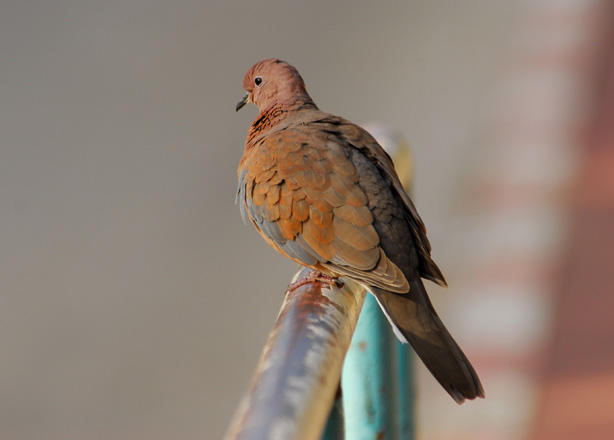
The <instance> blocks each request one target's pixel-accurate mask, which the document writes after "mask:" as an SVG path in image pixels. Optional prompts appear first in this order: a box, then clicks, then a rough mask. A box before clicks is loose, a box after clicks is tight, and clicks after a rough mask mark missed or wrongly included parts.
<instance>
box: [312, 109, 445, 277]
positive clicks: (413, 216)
mask: <svg viewBox="0 0 614 440" xmlns="http://www.w3.org/2000/svg"><path fill="white" fill-rule="evenodd" d="M313 125H315V126H318V127H319V129H320V130H326V131H327V132H329V133H331V134H334V136H335V137H336V138H337V139H338V141H339V142H340V143H342V144H345V145H350V146H351V147H353V148H355V149H357V150H358V151H360V152H361V153H362V154H363V155H364V156H365V157H366V158H367V159H369V161H370V162H371V163H373V164H375V165H376V167H377V169H378V171H379V172H380V174H381V175H382V177H383V178H385V179H386V180H387V181H388V184H389V185H390V186H391V187H392V189H393V190H394V192H395V194H396V196H397V197H398V199H400V200H401V202H402V204H403V205H404V207H405V218H406V219H407V222H408V224H409V226H410V230H411V234H412V242H413V244H414V246H415V247H416V252H417V255H418V267H417V270H418V273H419V275H420V276H421V277H422V278H426V279H429V280H431V281H433V282H435V283H437V284H439V285H441V286H447V283H446V280H445V278H444V276H443V274H442V272H441V270H440V269H439V267H438V266H437V264H436V263H435V262H434V261H433V259H432V258H431V244H430V242H429V240H428V238H427V236H426V227H425V226H424V223H423V222H422V219H421V218H420V215H419V214H418V211H417V209H416V207H415V206H414V203H413V202H412V200H411V199H410V198H409V195H408V194H407V192H406V191H405V189H404V188H403V184H402V183H401V181H400V179H399V177H398V175H397V173H396V170H395V168H394V164H393V162H392V159H391V158H390V156H389V155H388V153H386V151H384V149H383V148H382V147H381V146H380V145H379V144H378V142H377V141H376V140H375V139H374V138H373V136H371V135H370V134H369V133H368V132H367V131H366V130H365V129H363V128H362V127H359V126H358V125H356V124H353V123H351V122H349V121H347V120H345V119H343V118H340V117H338V116H334V115H328V114H327V115H324V117H322V118H319V119H317V120H315V121H314V122H313Z"/></svg>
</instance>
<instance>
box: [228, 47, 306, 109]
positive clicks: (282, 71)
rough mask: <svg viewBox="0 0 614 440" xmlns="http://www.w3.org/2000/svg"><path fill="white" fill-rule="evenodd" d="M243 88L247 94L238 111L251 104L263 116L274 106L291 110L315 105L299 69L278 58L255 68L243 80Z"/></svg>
mask: <svg viewBox="0 0 614 440" xmlns="http://www.w3.org/2000/svg"><path fill="white" fill-rule="evenodd" d="M243 88H244V89H245V91H246V92H247V93H246V94H245V95H244V96H243V97H242V98H241V100H240V101H239V102H238V103H237V105H236V107H235V109H236V110H237V111H239V110H240V109H241V108H242V107H243V106H244V105H245V104H247V103H250V102H252V103H254V104H256V105H257V106H258V109H259V110H260V112H263V111H266V110H267V109H268V108H270V107H272V106H274V105H282V106H288V107H290V106H292V105H293V104H295V103H297V102H301V103H305V102H309V103H313V101H312V99H311V97H310V96H309V94H308V93H307V90H306V89H305V82H304V81H303V78H301V75H300V74H299V73H298V71H297V70H296V68H294V67H293V66H291V65H290V64H288V63H287V62H285V61H282V60H279V59H277V58H268V59H266V60H262V61H259V62H257V63H256V64H254V65H253V66H252V67H251V68H250V69H249V70H248V71H247V73H246V74H245V77H244V78H243Z"/></svg>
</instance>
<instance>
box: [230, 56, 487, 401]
mask: <svg viewBox="0 0 614 440" xmlns="http://www.w3.org/2000/svg"><path fill="white" fill-rule="evenodd" d="M243 89H244V90H245V92H246V93H245V95H244V96H243V97H242V98H241V100H240V101H239V103H238V104H237V105H236V110H237V111H238V110H240V109H241V108H242V107H243V106H244V105H246V104H248V103H253V104H255V105H256V106H257V107H258V109H259V114H258V116H257V118H256V119H255V120H254V121H253V123H252V124H251V126H250V128H249V132H248V134H247V138H246V142H245V148H244V151H243V156H242V157H241V160H240V163H239V167H238V170H237V173H238V180H239V186H238V190H237V202H238V204H239V206H240V210H241V214H242V216H243V217H244V218H247V219H249V221H251V223H252V224H253V225H254V226H255V228H256V229H257V230H258V232H259V233H260V235H261V236H262V237H263V238H264V240H265V241H266V242H267V243H268V244H269V245H271V246H272V247H273V248H274V249H275V250H277V251H278V252H280V253H281V254H283V255H284V256H286V257H288V258H290V259H292V260H294V261H296V262H297V263H299V264H301V265H303V266H307V267H309V268H311V269H313V272H312V275H311V277H310V279H309V280H308V282H310V281H319V282H328V283H335V282H337V279H338V278H339V277H349V278H351V279H353V280H356V281H358V282H360V283H362V284H363V285H365V286H367V287H368V289H369V290H370V292H371V293H372V294H373V295H374V296H375V298H376V299H377V301H378V303H379V305H380V307H381V309H382V311H383V312H384V314H385V315H386V317H387V318H388V320H389V322H390V324H391V325H392V328H393V330H394V333H395V335H396V336H397V337H398V338H399V339H400V340H401V341H402V342H404V343H408V342H409V343H410V344H411V345H412V347H413V349H414V350H415V352H416V353H417V354H418V356H419V357H420V359H421V360H422V362H424V364H425V366H426V367H427V369H428V370H429V371H430V372H431V373H432V374H433V376H434V377H435V379H436V380H437V381H438V382H439V383H440V384H441V385H442V386H443V388H444V389H445V390H446V391H447V392H448V393H449V394H450V396H452V398H453V399H454V400H455V401H456V402H457V403H462V402H463V401H464V400H465V399H474V398H476V397H484V390H483V388H482V385H481V383H480V379H479V378H478V375H477V374H476V372H475V370H474V368H473V367H472V365H471V363H470V362H469V360H468V359H467V357H466V356H465V354H464V353H463V352H462V350H461V349H460V347H459V346H458V344H457V343H456V342H455V341H454V339H453V338H452V336H451V335H450V333H449V332H448V330H447V329H446V328H445V326H444V324H443V323H442V321H441V319H440V318H439V316H438V315H437V313H436V311H435V309H434V308H433V305H432V304H431V301H430V299H429V297H428V294H427V292H426V289H425V286H424V284H423V282H422V279H426V280H430V281H432V282H435V283H437V284H439V285H442V286H446V285H447V284H446V281H445V279H444V276H443V274H442V273H441V270H440V269H439V267H437V264H435V262H434V261H433V259H432V258H431V245H430V243H429V240H428V238H427V236H426V229H425V226H424V224H423V222H422V220H421V219H420V216H419V215H418V212H417V210H416V207H415V206H414V203H413V202H412V200H411V199H410V197H409V196H408V195H407V193H406V192H405V190H404V189H403V186H402V184H401V182H400V180H399V177H398V175H397V173H396V171H395V169H394V165H393V163H392V160H391V159H390V157H389V156H388V154H387V153H386V152H385V151H384V150H383V149H382V147H381V146H380V145H379V144H378V143H377V142H376V140H375V139H374V138H373V137H372V136H371V135H370V134H369V133H368V132H367V131H365V130H364V129H362V128H361V127H359V126H358V125H356V124H353V123H351V122H350V121H347V120H345V119H343V118H341V117H339V116H334V115H332V114H329V113H325V112H323V111H320V110H319V109H318V107H317V106H316V104H315V103H314V101H313V99H312V98H311V97H310V95H309V94H308V93H307V89H306V87H305V82H304V81H303V78H302V77H301V75H300V74H299V72H298V71H297V69H296V68H295V67H293V66H291V65H290V64H288V63H287V62H285V61H282V60H279V59H275V58H270V59H265V60H262V61H260V62H258V63H256V64H254V65H253V66H252V67H251V68H250V69H249V70H248V71H247V73H246V74H245V76H244V79H243ZM293 287H296V286H291V287H290V289H292V288H293Z"/></svg>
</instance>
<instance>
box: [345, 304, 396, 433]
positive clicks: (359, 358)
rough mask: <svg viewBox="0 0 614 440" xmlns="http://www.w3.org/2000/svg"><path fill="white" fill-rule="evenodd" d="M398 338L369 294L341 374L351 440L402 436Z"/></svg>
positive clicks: (347, 425)
mask: <svg viewBox="0 0 614 440" xmlns="http://www.w3.org/2000/svg"><path fill="white" fill-rule="evenodd" d="M395 340H396V338H395V337H394V335H393V334H392V330H391V328H390V324H389V323H388V321H387V319H386V317H385V316H384V315H383V313H382V312H381V311H380V308H379V305H378V303H377V301H376V300H375V298H374V297H373V296H372V295H370V294H369V295H367V297H366V298H365V302H364V305H363V307H362V311H361V313H360V317H359V318H358V324H357V325H356V330H355V331H354V336H353V338H352V343H351V345H350V348H349V350H348V352H347V355H346V357H345V363H344V365H343V372H342V376H341V393H342V396H343V409H344V415H345V433H346V437H345V438H346V439H347V440H363V439H364V440H367V439H378V440H380V439H385V440H400V424H399V423H400V418H399V394H398V393H399V384H398V380H397V377H398V373H397V367H398V365H397V346H396V342H395Z"/></svg>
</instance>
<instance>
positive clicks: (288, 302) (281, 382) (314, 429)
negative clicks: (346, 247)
mask: <svg viewBox="0 0 614 440" xmlns="http://www.w3.org/2000/svg"><path fill="white" fill-rule="evenodd" d="M309 272H310V270H309V269H306V268H304V269H302V270H300V271H299V272H298V273H297V274H296V275H295V277H294V279H293V282H296V281H300V280H303V279H304V278H305V277H306V276H307V275H308V274H309ZM342 281H343V282H344V283H345V285H344V286H343V287H342V288H337V287H335V286H329V285H327V284H322V283H319V282H312V283H309V284H305V285H304V286H301V287H299V288H298V289H295V290H294V291H292V292H286V297H285V299H284V302H283V305H282V307H281V310H280V312H279V316H278V317H277V322H276V323H275V327H274V328H273V331H272V332H271V334H270V335H269V339H268V341H267V343H266V345H265V347H264V350H263V352H262V355H261V357H260V361H259V362H258V366H257V368H256V373H255V374H254V377H253V379H252V382H251V384H250V387H249V390H248V392H247V394H246V395H245V396H244V398H243V400H242V402H241V404H240V406H239V408H238V410H237V412H236V414H235V416H234V418H233V420H232V422H231V425H230V428H229V430H228V432H227V434H226V437H225V438H226V439H227V440H261V439H280V440H282V439H297V440H298V439H304V440H314V439H319V438H320V436H321V435H322V431H323V430H324V426H325V424H326V420H327V418H328V414H329V412H330V409H331V406H332V404H333V401H334V398H335V394H336V392H337V388H338V384H339V378H340V375H341V367H342V365H343V359H344V356H345V353H346V351H347V349H348V347H349V345H350V341H351V338H352V333H353V331H354V328H355V326H356V322H357V321H358V315H359V313H360V309H361V307H362V303H363V301H364V298H365V292H366V291H365V288H364V287H363V286H362V285H360V284H358V283H356V282H354V281H352V280H347V279H342Z"/></svg>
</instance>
